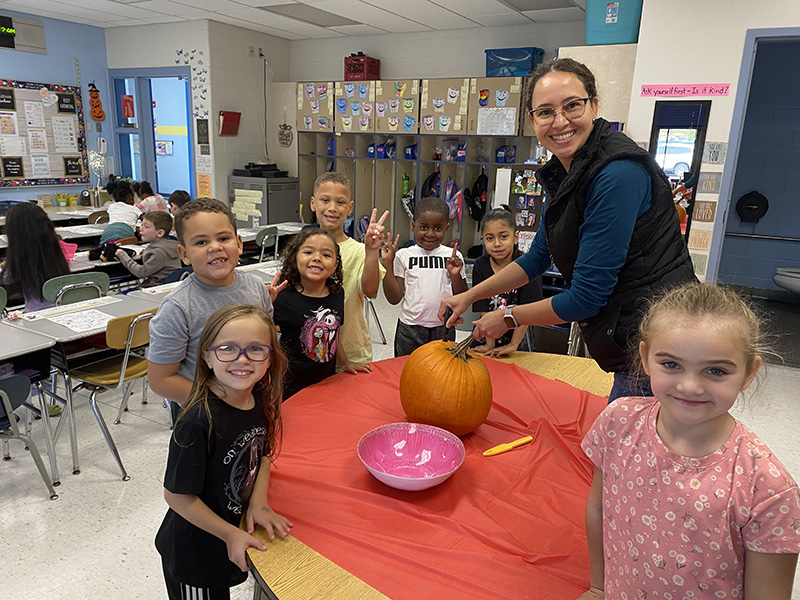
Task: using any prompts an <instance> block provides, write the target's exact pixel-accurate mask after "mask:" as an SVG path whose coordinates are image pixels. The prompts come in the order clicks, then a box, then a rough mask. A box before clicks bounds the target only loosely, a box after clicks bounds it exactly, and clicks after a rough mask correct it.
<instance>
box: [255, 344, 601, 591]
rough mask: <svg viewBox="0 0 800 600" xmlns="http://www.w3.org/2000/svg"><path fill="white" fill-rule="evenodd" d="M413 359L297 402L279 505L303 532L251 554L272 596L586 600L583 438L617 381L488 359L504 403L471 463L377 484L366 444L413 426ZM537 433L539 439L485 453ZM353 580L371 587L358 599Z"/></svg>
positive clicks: (543, 362)
mask: <svg viewBox="0 0 800 600" xmlns="http://www.w3.org/2000/svg"><path fill="white" fill-rule="evenodd" d="M405 360H406V359H405V358H396V359H391V360H385V361H380V362H376V363H373V366H374V371H373V372H372V373H371V374H362V373H359V374H358V375H355V376H354V375H350V374H347V373H341V374H338V375H335V376H333V377H331V378H329V379H326V380H325V381H323V382H321V383H319V384H317V385H315V386H311V387H309V388H306V389H305V390H302V391H300V392H299V393H298V394H296V395H295V396H293V397H292V398H290V399H288V400H287V401H286V402H285V403H284V404H283V431H284V434H283V444H282V447H281V452H280V455H279V456H278V458H277V460H276V462H275V465H274V466H273V469H272V475H271V482H270V492H269V499H270V506H271V507H272V508H273V509H275V510H276V511H277V512H278V513H280V514H284V515H286V516H287V517H288V518H289V519H290V520H291V521H292V522H294V528H293V529H292V537H291V538H289V539H283V540H276V541H269V540H268V538H266V536H265V535H264V532H263V530H261V529H259V530H258V532H257V533H258V534H259V536H260V537H261V539H262V540H263V541H264V542H265V543H266V544H267V546H268V550H267V551H266V552H259V551H257V550H254V549H252V548H251V549H250V550H248V555H249V558H250V560H251V562H252V569H251V571H253V572H254V574H255V577H256V580H257V581H259V582H260V590H261V592H262V596H261V597H262V598H269V599H274V598H276V597H278V598H280V600H301V599H303V600H304V599H307V598H326V599H331V600H334V599H338V598H342V599H344V598H348V599H349V598H382V597H384V596H382V595H381V594H383V595H385V596H386V597H389V598H392V599H393V600H405V599H408V600H411V599H414V600H416V599H418V598H436V599H437V600H451V599H458V600H462V599H463V598H470V599H471V600H474V599H484V598H485V599H489V598H491V599H497V598H507V599H514V600H517V599H521V598H532V599H537V600H539V599H544V598H546V599H547V600H567V599H569V600H572V599H574V598H577V597H578V596H579V595H580V594H581V593H582V592H583V591H584V590H585V589H587V588H588V582H589V565H588V560H587V554H586V538H585V527H584V505H585V502H586V496H587V494H588V492H589V487H590V485H591V479H592V472H593V469H592V465H591V463H590V462H589V460H588V459H587V458H586V457H585V456H584V455H583V452H582V451H581V449H580V442H581V440H582V439H583V436H584V435H585V433H586V432H587V431H588V429H589V428H590V426H591V425H592V423H593V422H594V419H595V418H596V416H597V415H598V414H599V413H600V412H601V411H602V409H603V408H604V407H605V405H606V398H605V397H604V396H605V394H607V393H608V391H609V390H610V389H611V384H612V378H611V376H610V375H609V374H607V373H603V372H602V371H600V369H599V368H598V367H597V365H596V363H594V361H591V360H589V359H584V358H578V357H569V356H555V355H547V354H527V353H514V354H513V355H512V356H511V357H510V359H506V360H505V361H496V360H491V359H487V360H486V361H485V362H486V364H487V367H488V369H489V372H490V375H491V377H492V385H493V390H494V404H493V407H492V410H491V412H490V414H489V417H488V419H487V421H486V422H485V423H484V424H483V425H481V426H480V427H479V428H478V429H477V430H476V431H475V432H473V433H471V434H469V435H467V436H465V437H463V438H462V440H463V442H464V446H465V449H466V459H465V461H464V464H463V465H462V466H461V468H460V469H459V470H458V471H457V472H456V473H455V474H453V476H452V477H450V478H449V479H448V480H447V481H445V482H444V483H442V484H440V485H438V486H436V487H434V488H431V489H429V490H423V491H420V492H404V491H400V490H395V489H393V488H390V487H388V486H385V485H384V484H382V483H380V482H379V481H378V480H376V479H375V478H374V477H372V475H370V474H369V473H368V472H367V470H366V469H365V468H364V466H363V465H362V464H361V462H360V461H359V459H358V456H357V454H356V446H357V444H358V440H359V439H360V438H361V436H362V435H364V434H365V433H367V432H368V431H370V430H372V429H373V428H375V427H377V426H379V425H383V424H385V423H392V422H397V421H406V417H405V414H404V413H403V410H402V407H401V406H400V401H399V391H398V381H399V377H400V373H401V371H402V367H403V365H404V364H405ZM504 362H505V363H512V364H504ZM514 362H518V363H520V364H522V365H525V366H526V368H529V369H532V370H533V371H534V373H532V372H530V371H527V370H524V369H522V368H520V367H519V366H517V365H515V364H513V363H514ZM535 373H546V374H548V376H550V377H561V378H563V379H566V380H567V381H570V382H571V383H572V384H574V385H577V386H580V388H584V389H578V388H576V387H571V386H570V385H567V384H566V383H563V382H561V381H554V380H552V379H546V378H544V377H541V376H540V375H537V374H535ZM590 392H593V393H590ZM594 393H596V394H602V395H594ZM525 435H532V436H533V437H534V441H533V442H532V443H531V444H528V445H525V446H522V447H520V448H517V449H515V450H512V451H510V452H506V453H504V454H500V455H497V456H493V457H484V456H482V454H481V453H482V452H483V451H484V450H486V449H488V448H491V447H493V446H496V445H497V444H500V443H503V442H509V441H512V440H515V439H518V438H521V437H523V436H525ZM342 571H344V573H343V572H342ZM354 580H355V581H354ZM359 580H360V581H359ZM342 581H344V582H347V583H348V584H352V585H354V586H361V587H357V589H358V590H359V591H358V592H353V591H352V590H350V591H345V587H344V584H343V583H342ZM370 588H372V589H370ZM364 590H367V591H364ZM376 590H377V591H376Z"/></svg>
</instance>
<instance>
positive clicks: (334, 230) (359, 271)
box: [310, 172, 389, 373]
mask: <svg viewBox="0 0 800 600" xmlns="http://www.w3.org/2000/svg"><path fill="white" fill-rule="evenodd" d="M310 206H311V210H312V211H314V213H315V214H316V216H317V222H318V223H319V226H320V227H321V228H322V229H324V230H325V231H327V232H328V233H329V234H330V235H331V236H332V237H333V239H334V240H336V243H337V244H339V252H340V253H341V257H342V274H343V276H344V283H343V287H344V311H345V323H346V324H345V325H343V327H342V330H341V334H340V339H341V342H342V352H343V353H342V354H340V355H339V356H338V362H339V366H340V367H341V368H342V369H343V370H345V371H347V372H349V373H355V372H356V371H371V370H372V367H371V366H370V365H369V363H370V361H372V340H371V339H370V337H369V328H368V327H367V320H366V318H365V317H364V302H365V301H364V298H365V297H366V296H369V297H374V296H375V294H377V293H378V287H379V286H380V284H381V278H382V277H383V275H384V273H385V270H384V269H383V267H382V266H381V264H380V261H379V260H378V259H379V257H378V253H379V251H380V247H381V244H383V231H384V227H383V221H384V220H385V219H386V217H387V216H388V214H389V212H388V211H387V212H386V213H384V215H383V216H382V217H381V219H380V221H378V222H377V223H376V222H375V214H376V211H375V210H373V211H372V217H371V219H370V224H369V227H368V228H367V233H366V235H365V236H364V243H361V242H357V241H356V240H354V239H353V238H351V237H349V236H348V235H347V234H346V233H345V232H344V222H345V220H346V219H347V217H348V216H349V215H350V213H352V212H353V198H352V190H351V186H350V180H349V179H348V178H347V177H346V176H345V175H342V174H341V173H336V172H331V173H323V174H322V175H320V176H319V177H317V180H316V181H315V182H314V195H313V196H312V197H311V202H310Z"/></svg>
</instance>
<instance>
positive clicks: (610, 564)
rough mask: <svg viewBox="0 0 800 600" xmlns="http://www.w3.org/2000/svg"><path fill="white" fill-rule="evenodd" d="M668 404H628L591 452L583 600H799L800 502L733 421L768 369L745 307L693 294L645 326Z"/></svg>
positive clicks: (609, 416)
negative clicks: (744, 394)
mask: <svg viewBox="0 0 800 600" xmlns="http://www.w3.org/2000/svg"><path fill="white" fill-rule="evenodd" d="M641 337H642V342H641V343H640V345H639V352H640V355H641V359H642V367H643V370H644V372H645V373H646V374H647V375H649V376H650V378H651V385H652V389H653V393H654V394H655V397H654V398H619V399H617V400H616V401H614V402H612V403H611V404H610V405H609V406H608V408H607V409H606V410H604V411H603V413H602V414H601V415H600V416H599V417H598V419H597V421H596V422H595V424H594V425H593V427H592V429H591V431H590V432H589V433H588V435H587V436H586V438H585V439H584V440H583V444H582V447H583V450H584V451H585V452H586V454H587V456H588V457H589V458H590V459H591V460H592V462H593V463H594V464H595V473H594V479H593V481H592V488H591V491H590V492H589V498H588V500H587V504H586V537H587V539H588V543H589V561H590V566H591V583H590V585H591V588H590V589H589V591H587V592H586V593H584V594H583V595H582V596H581V599H583V600H590V599H598V598H608V599H609V600H610V599H614V600H643V599H648V600H649V599H652V598H659V599H662V598H663V599H665V600H688V599H691V600H704V599H706V598H746V600H762V599H763V600H767V599H769V600H790V599H791V595H792V583H793V580H794V572H795V567H796V565H797V555H798V553H800V492H798V487H797V484H796V483H795V482H794V480H793V479H792V477H791V476H790V475H789V473H788V472H787V471H786V469H785V468H784V467H783V465H781V463H780V462H779V461H778V460H777V458H775V456H773V454H772V452H771V451H770V450H769V448H767V446H766V445H764V443H763V442H762V441H761V440H760V439H759V438H758V436H756V435H755V434H753V433H752V432H751V431H749V430H748V429H747V428H746V427H744V425H742V424H741V423H739V422H738V421H736V419H734V418H733V417H732V416H731V415H730V414H729V412H728V411H729V410H730V408H731V407H732V406H733V403H734V402H735V400H736V398H737V397H738V395H739V393H740V392H741V391H743V390H745V389H747V387H748V386H749V385H750V384H751V383H752V381H753V379H754V378H755V376H756V373H757V372H758V370H759V368H760V367H761V356H760V354H761V352H763V350H762V349H761V348H760V346H761V333H760V324H759V322H758V319H757V318H756V316H755V315H754V314H753V312H752V311H751V310H750V309H749V308H748V307H747V305H746V304H745V303H744V302H743V301H742V300H741V298H739V297H738V296H737V295H736V294H735V293H733V292H731V291H729V290H726V289H724V288H720V287H717V286H714V285H711V284H699V283H691V284H688V285H685V286H683V287H681V288H678V289H676V290H673V291H671V292H669V293H667V294H666V295H665V296H664V297H663V298H661V299H660V300H658V301H657V302H656V303H655V304H654V305H653V307H652V308H651V309H650V311H649V313H648V315H647V316H646V317H645V319H644V320H643V321H642V324H641Z"/></svg>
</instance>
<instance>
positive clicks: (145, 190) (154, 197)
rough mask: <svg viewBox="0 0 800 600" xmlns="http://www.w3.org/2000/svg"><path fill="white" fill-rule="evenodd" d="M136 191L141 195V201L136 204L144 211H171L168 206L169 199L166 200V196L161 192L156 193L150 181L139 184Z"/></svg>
mask: <svg viewBox="0 0 800 600" xmlns="http://www.w3.org/2000/svg"><path fill="white" fill-rule="evenodd" d="M136 193H137V194H138V195H139V198H141V200H139V202H137V203H136V204H135V205H134V206H136V208H138V209H139V210H140V211H142V212H143V213H146V212H151V211H154V210H163V211H164V212H169V207H168V206H167V201H166V200H164V196H162V195H161V194H156V193H155V192H154V191H153V187H152V186H151V185H150V182H149V181H142V182H141V183H140V184H139V189H138V190H136Z"/></svg>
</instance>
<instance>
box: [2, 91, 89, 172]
mask: <svg viewBox="0 0 800 600" xmlns="http://www.w3.org/2000/svg"><path fill="white" fill-rule="evenodd" d="M82 183H89V162H88V156H87V152H86V128H85V125H84V120H83V103H82V101H81V90H80V88H79V87H75V86H69V85H57V84H51V83H37V82H32V81H15V80H12V79H0V188H3V187H18V186H32V185H59V184H67V185H72V184H82Z"/></svg>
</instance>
